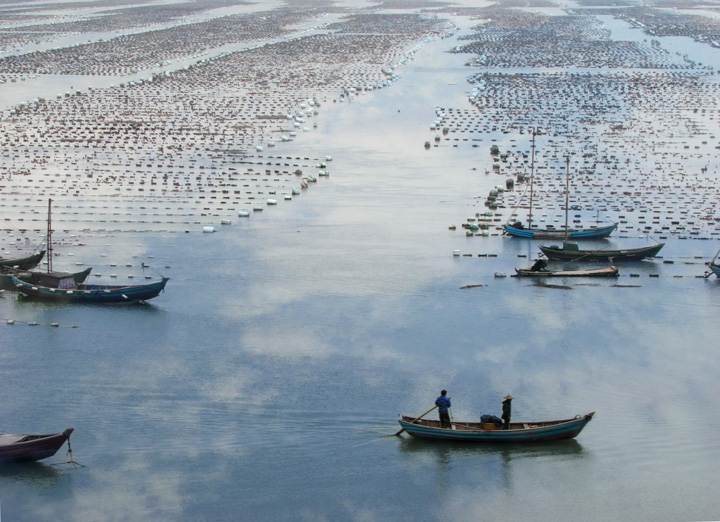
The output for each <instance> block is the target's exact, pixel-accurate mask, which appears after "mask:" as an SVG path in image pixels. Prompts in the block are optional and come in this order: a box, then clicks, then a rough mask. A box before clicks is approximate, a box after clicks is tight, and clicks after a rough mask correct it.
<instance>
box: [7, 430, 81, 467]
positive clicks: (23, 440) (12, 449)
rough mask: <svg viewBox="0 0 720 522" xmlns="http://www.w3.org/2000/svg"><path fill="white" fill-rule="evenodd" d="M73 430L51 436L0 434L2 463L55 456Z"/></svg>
mask: <svg viewBox="0 0 720 522" xmlns="http://www.w3.org/2000/svg"><path fill="white" fill-rule="evenodd" d="M73 431H74V430H73V428H68V429H66V430H65V431H63V432H62V433H53V434H50V435H14V434H10V433H3V434H0V463H7V462H30V461H35V460H41V459H46V458H48V457H52V456H53V455H55V453H56V452H57V450H59V449H60V448H61V447H62V445H63V444H65V441H67V440H68V439H69V438H70V434H71V433H72V432H73Z"/></svg>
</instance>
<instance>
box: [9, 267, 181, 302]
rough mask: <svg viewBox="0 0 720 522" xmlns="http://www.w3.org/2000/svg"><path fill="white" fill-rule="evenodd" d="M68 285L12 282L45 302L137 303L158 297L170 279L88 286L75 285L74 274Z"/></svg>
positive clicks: (70, 275)
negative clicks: (140, 283)
mask: <svg viewBox="0 0 720 522" xmlns="http://www.w3.org/2000/svg"><path fill="white" fill-rule="evenodd" d="M68 278H69V281H68V283H69V284H68V285H67V286H66V285H65V284H61V286H60V288H50V287H47V286H40V285H36V284H32V283H27V282H25V281H21V280H19V279H17V278H16V277H13V278H12V282H13V284H14V285H15V288H17V289H18V290H19V291H20V292H22V293H23V294H25V295H29V296H31V297H35V298H38V299H43V300H45V301H60V302H71V303H112V304H117V303H137V302H142V301H147V300H148V299H152V298H153V297H157V296H158V294H160V292H162V291H163V290H164V289H165V285H166V284H167V282H168V280H169V278H168V277H163V278H162V279H161V280H160V281H155V282H153V283H148V284H145V285H87V284H73V283H74V281H72V274H69V275H68Z"/></svg>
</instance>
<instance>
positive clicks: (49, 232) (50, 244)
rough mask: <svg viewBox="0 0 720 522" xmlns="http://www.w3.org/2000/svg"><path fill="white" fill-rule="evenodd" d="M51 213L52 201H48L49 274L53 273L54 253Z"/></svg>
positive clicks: (47, 239)
mask: <svg viewBox="0 0 720 522" xmlns="http://www.w3.org/2000/svg"><path fill="white" fill-rule="evenodd" d="M51 212H52V199H48V224H47V237H46V243H47V267H48V268H47V271H48V274H49V273H50V272H52V258H53V252H52V219H51Z"/></svg>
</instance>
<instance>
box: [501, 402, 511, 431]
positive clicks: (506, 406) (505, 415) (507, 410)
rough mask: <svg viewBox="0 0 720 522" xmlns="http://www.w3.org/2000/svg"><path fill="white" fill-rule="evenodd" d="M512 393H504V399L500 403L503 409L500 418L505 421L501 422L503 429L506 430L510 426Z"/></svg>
mask: <svg viewBox="0 0 720 522" xmlns="http://www.w3.org/2000/svg"><path fill="white" fill-rule="evenodd" d="M512 400H513V396H512V395H506V396H505V400H504V401H503V403H502V406H503V411H502V420H504V421H505V424H503V429H504V430H506V429H508V428H509V427H510V415H511V414H512Z"/></svg>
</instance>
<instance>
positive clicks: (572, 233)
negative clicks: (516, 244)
mask: <svg viewBox="0 0 720 522" xmlns="http://www.w3.org/2000/svg"><path fill="white" fill-rule="evenodd" d="M537 134H538V133H537V131H535V130H533V135H532V152H531V161H530V206H529V212H528V226H527V228H525V227H524V226H523V224H522V222H520V221H516V222H515V223H513V224H512V225H509V224H505V225H503V228H504V229H505V233H506V234H508V235H510V236H514V237H522V238H527V239H568V238H570V239H598V238H603V237H607V236H609V235H610V234H612V233H613V232H614V231H615V229H616V228H617V226H618V224H617V223H612V224H610V225H606V226H604V227H590V228H580V229H570V228H569V227H568V223H567V216H568V210H569V206H568V205H569V197H570V160H569V158H568V164H567V165H568V168H567V174H566V178H565V179H566V182H565V227H564V228H563V229H562V230H556V229H552V228H532V211H533V180H534V178H535V176H534V172H535V136H536V135H537Z"/></svg>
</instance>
